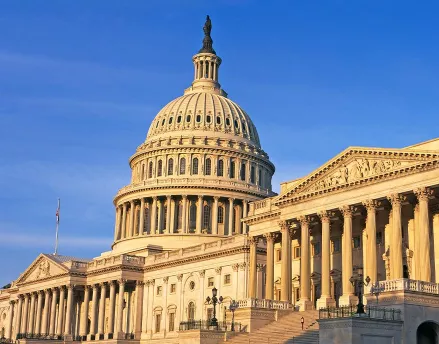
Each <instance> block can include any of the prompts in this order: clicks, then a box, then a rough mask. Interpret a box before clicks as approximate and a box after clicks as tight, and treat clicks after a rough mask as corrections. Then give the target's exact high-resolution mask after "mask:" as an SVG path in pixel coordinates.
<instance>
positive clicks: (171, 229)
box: [170, 198, 177, 233]
mask: <svg viewBox="0 0 439 344" xmlns="http://www.w3.org/2000/svg"><path fill="white" fill-rule="evenodd" d="M176 204H177V200H176V199H175V198H172V199H171V211H170V216H171V221H170V225H171V228H170V233H175V227H176V226H175V216H176Z"/></svg>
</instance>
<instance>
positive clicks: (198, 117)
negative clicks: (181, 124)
mask: <svg viewBox="0 0 439 344" xmlns="http://www.w3.org/2000/svg"><path fill="white" fill-rule="evenodd" d="M200 122H201V115H197V123H200Z"/></svg>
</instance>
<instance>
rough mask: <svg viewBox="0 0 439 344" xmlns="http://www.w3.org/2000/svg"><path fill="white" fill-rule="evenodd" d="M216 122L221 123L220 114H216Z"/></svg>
mask: <svg viewBox="0 0 439 344" xmlns="http://www.w3.org/2000/svg"><path fill="white" fill-rule="evenodd" d="M216 124H221V117H220V116H216Z"/></svg>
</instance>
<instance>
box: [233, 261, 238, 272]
mask: <svg viewBox="0 0 439 344" xmlns="http://www.w3.org/2000/svg"><path fill="white" fill-rule="evenodd" d="M232 269H233V271H235V272H236V271H238V269H239V264H238V263H236V264H233V265H232Z"/></svg>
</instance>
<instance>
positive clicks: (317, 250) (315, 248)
mask: <svg viewBox="0 0 439 344" xmlns="http://www.w3.org/2000/svg"><path fill="white" fill-rule="evenodd" d="M319 254H320V241H317V242H315V243H313V244H312V255H313V256H318V255H319Z"/></svg>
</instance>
